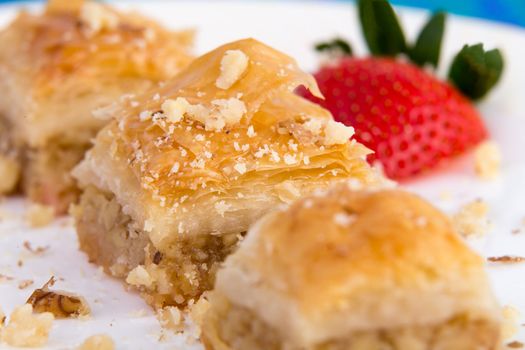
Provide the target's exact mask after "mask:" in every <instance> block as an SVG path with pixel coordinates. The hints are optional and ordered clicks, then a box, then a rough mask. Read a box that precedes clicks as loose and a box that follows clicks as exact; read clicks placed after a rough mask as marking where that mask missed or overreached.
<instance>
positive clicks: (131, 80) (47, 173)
mask: <svg viewBox="0 0 525 350" xmlns="http://www.w3.org/2000/svg"><path fill="white" fill-rule="evenodd" d="M192 40H193V39H192V33H191V32H189V31H183V32H171V31H168V30H166V29H164V28H163V27H161V26H160V25H158V24H157V23H155V22H154V21H152V20H149V19H146V18H144V17H141V16H139V15H138V14H123V13H120V12H117V11H116V10H114V9H112V8H110V7H108V6H106V5H103V4H99V3H96V2H89V1H86V2H84V1H80V0H51V1H50V2H49V3H48V4H47V7H46V9H45V10H44V11H43V12H41V13H38V14H33V13H29V12H26V11H22V12H21V13H20V14H19V15H18V16H17V17H16V18H15V19H14V20H13V22H12V23H11V24H10V25H9V26H8V27H7V28H6V29H4V30H3V31H1V32H0V91H2V93H1V94H0V170H2V174H5V177H6V178H7V179H9V180H8V184H5V183H4V184H3V185H2V186H0V194H2V192H3V193H8V192H9V191H14V190H16V186H17V183H18V175H19V174H20V175H21V178H22V181H21V184H20V185H21V186H20V187H21V189H22V190H23V191H24V192H26V193H27V194H28V195H29V197H30V198H31V199H32V200H35V201H38V202H42V203H45V204H48V205H53V206H54V207H55V208H56V210H57V211H58V212H60V213H62V212H64V211H65V210H66V209H67V207H68V205H69V203H70V202H71V201H72V200H74V198H75V196H76V194H77V189H76V187H75V183H74V181H73V179H72V178H71V177H70V175H69V172H70V170H71V169H72V168H73V167H74V165H76V164H77V163H78V162H79V161H80V160H81V159H82V157H83V154H84V152H85V150H86V149H87V148H89V145H90V139H91V138H92V137H94V136H95V135H96V132H97V131H98V130H99V129H100V128H101V127H102V126H103V125H104V124H105V123H106V122H105V121H103V120H98V119H96V118H94V117H93V116H92V111H93V110H95V109H97V108H99V107H102V106H104V105H106V104H108V103H110V102H113V101H114V100H116V99H118V98H119V97H120V96H122V95H128V97H129V96H131V95H132V94H135V93H138V92H143V91H144V90H145V89H148V88H151V87H152V86H154V85H156V84H157V83H158V82H160V81H162V80H165V79H168V78H171V77H173V76H174V74H175V73H176V72H178V71H179V70H180V68H181V67H182V66H185V65H187V64H188V63H189V62H190V60H191V57H190V55H189V53H188V52H189V49H190V46H191V42H192Z"/></svg>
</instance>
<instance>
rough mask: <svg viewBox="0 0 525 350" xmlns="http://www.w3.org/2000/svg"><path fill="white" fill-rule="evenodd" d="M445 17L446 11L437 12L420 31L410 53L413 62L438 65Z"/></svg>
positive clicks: (420, 64)
mask: <svg viewBox="0 0 525 350" xmlns="http://www.w3.org/2000/svg"><path fill="white" fill-rule="evenodd" d="M445 19H446V14H445V13H444V12H436V13H435V14H434V15H433V16H432V17H431V18H430V19H429V21H428V22H427V24H426V25H425V26H424V27H423V29H422V30H421V32H420V33H419V36H418V38H417V41H416V44H415V45H414V47H413V48H412V49H411V50H410V51H409V53H408V55H409V57H410V59H411V60H412V62H414V63H415V64H417V65H419V66H424V65H425V64H427V63H429V64H431V65H432V66H433V67H434V68H436V67H437V66H438V62H439V55H440V53H441V43H442V41H443V32H444V30H445Z"/></svg>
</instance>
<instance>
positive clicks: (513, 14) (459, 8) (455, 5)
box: [392, 0, 525, 27]
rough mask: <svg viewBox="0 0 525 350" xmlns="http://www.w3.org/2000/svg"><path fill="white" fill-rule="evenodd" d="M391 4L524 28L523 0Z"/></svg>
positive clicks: (430, 0) (403, 0) (423, 0)
mask: <svg viewBox="0 0 525 350" xmlns="http://www.w3.org/2000/svg"><path fill="white" fill-rule="evenodd" d="M392 3H393V4H397V5H405V6H413V7H421V8H428V9H431V10H446V11H447V12H450V13H456V14H459V15H465V16H473V17H481V18H487V19H491V20H495V21H500V22H506V23H511V24H515V25H519V26H522V27H525V0H392Z"/></svg>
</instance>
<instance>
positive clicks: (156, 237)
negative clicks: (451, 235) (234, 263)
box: [74, 39, 382, 306]
mask: <svg viewBox="0 0 525 350" xmlns="http://www.w3.org/2000/svg"><path fill="white" fill-rule="evenodd" d="M299 85H304V86H307V87H308V88H310V89H311V91H313V92H314V93H315V94H317V95H319V91H318V89H317V85H316V83H315V80H314V79H313V77H312V76H311V75H309V74H306V73H304V72H302V71H301V70H300V69H299V68H298V66H297V64H296V62H295V61H294V60H293V59H292V58H290V57H288V56H286V55H284V54H283V53H280V52H278V51H276V50H274V49H272V48H270V47H268V46H266V45H264V44H262V43H260V42H258V41H256V40H253V39H246V40H241V41H236V42H233V43H229V44H226V45H224V46H221V47H219V48H217V49H215V50H213V51H211V52H209V53H207V54H205V55H204V56H202V57H200V58H197V59H196V60H195V61H193V62H192V63H191V64H190V65H189V66H188V67H187V68H186V69H184V70H183V71H182V72H181V73H180V74H178V75H177V76H176V77H175V78H174V79H172V80H170V81H169V82H168V83H167V84H166V85H165V86H163V87H161V88H159V89H156V90H153V91H150V92H148V93H146V94H145V95H143V96H142V97H140V99H138V100H137V101H139V105H138V106H135V105H133V104H131V102H129V101H127V102H125V103H123V104H122V105H121V106H120V107H119V108H117V109H116V110H114V109H111V110H109V111H108V113H109V114H110V115H111V116H112V117H113V118H114V120H113V121H112V122H111V123H110V124H109V125H108V126H106V127H105V128H104V129H103V130H102V131H101V132H100V133H99V134H98V136H97V138H96V140H95V142H94V147H93V148H92V149H91V150H90V151H89V152H88V153H87V155H86V158H85V159H84V160H83V162H82V163H81V164H80V165H79V166H78V167H77V168H76V169H75V171H74V174H75V176H76V178H77V179H78V180H79V181H80V183H81V185H82V186H83V188H84V189H85V191H84V193H83V195H82V197H81V200H80V204H79V206H78V207H77V208H76V209H75V210H74V215H75V218H76V225H77V230H78V236H79V239H80V247H81V249H82V250H84V251H85V252H87V254H88V255H89V257H90V259H91V260H92V261H94V262H96V263H97V264H99V265H102V266H104V267H105V269H106V270H107V271H108V272H110V273H111V274H113V275H114V276H118V277H122V278H125V279H126V281H127V282H128V283H130V284H132V285H135V286H137V287H138V288H140V290H141V291H142V292H143V294H144V295H145V297H146V298H147V300H148V301H149V302H150V303H151V304H153V305H155V306H161V305H165V304H175V305H184V304H185V303H187V302H188V300H190V299H194V298H196V297H198V296H199V295H200V294H201V293H202V292H203V291H205V290H208V289H210V288H211V287H212V285H213V280H214V274H215V271H216V269H217V266H218V264H219V263H220V262H221V261H222V260H223V259H224V258H225V256H226V255H228V254H229V253H230V252H231V251H232V250H233V249H234V248H235V246H236V243H237V241H238V240H239V239H240V238H241V237H242V235H243V234H244V233H245V232H246V230H247V229H248V227H249V226H250V224H252V223H253V222H254V221H255V220H256V219H258V218H259V217H260V216H262V215H263V214H265V213H267V212H269V211H273V210H276V209H277V208H278V207H279V206H280V205H281V204H286V203H288V202H290V201H292V200H294V199H296V198H297V197H299V196H301V195H303V194H306V193H310V192H312V191H315V190H317V189H322V188H325V187H326V186H328V185H329V184H331V183H334V182H338V181H343V180H344V181H346V180H349V179H354V181H356V182H359V183H364V184H369V183H376V182H381V181H382V180H381V177H380V176H378V175H377V174H376V173H375V172H374V171H373V170H372V169H371V168H370V167H369V165H368V164H367V163H366V160H365V157H366V155H367V154H368V153H369V151H368V150H367V149H366V148H365V147H364V146H362V145H361V144H359V143H357V142H355V141H353V140H351V136H352V134H353V129H352V128H349V127H346V126H344V125H343V124H340V123H337V122H335V121H334V120H333V118H332V116H331V115H330V113H329V112H328V111H326V110H325V109H323V108H321V107H319V106H318V105H316V104H313V103H310V102H309V101H307V100H305V99H303V98H301V97H299V96H297V95H295V94H294V90H295V89H296V87H297V86H299Z"/></svg>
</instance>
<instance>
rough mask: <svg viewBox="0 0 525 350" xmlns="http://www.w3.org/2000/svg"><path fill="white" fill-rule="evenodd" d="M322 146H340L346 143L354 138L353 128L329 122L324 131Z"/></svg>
mask: <svg viewBox="0 0 525 350" xmlns="http://www.w3.org/2000/svg"><path fill="white" fill-rule="evenodd" d="M324 133H325V137H324V144H325V145H326V146H332V145H342V144H345V143H347V142H348V141H349V140H350V138H351V137H352V136H354V133H355V131H354V128H352V127H351V126H346V125H344V124H343V123H339V122H335V121H329V122H328V123H327V124H326V126H325V129H324Z"/></svg>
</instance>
